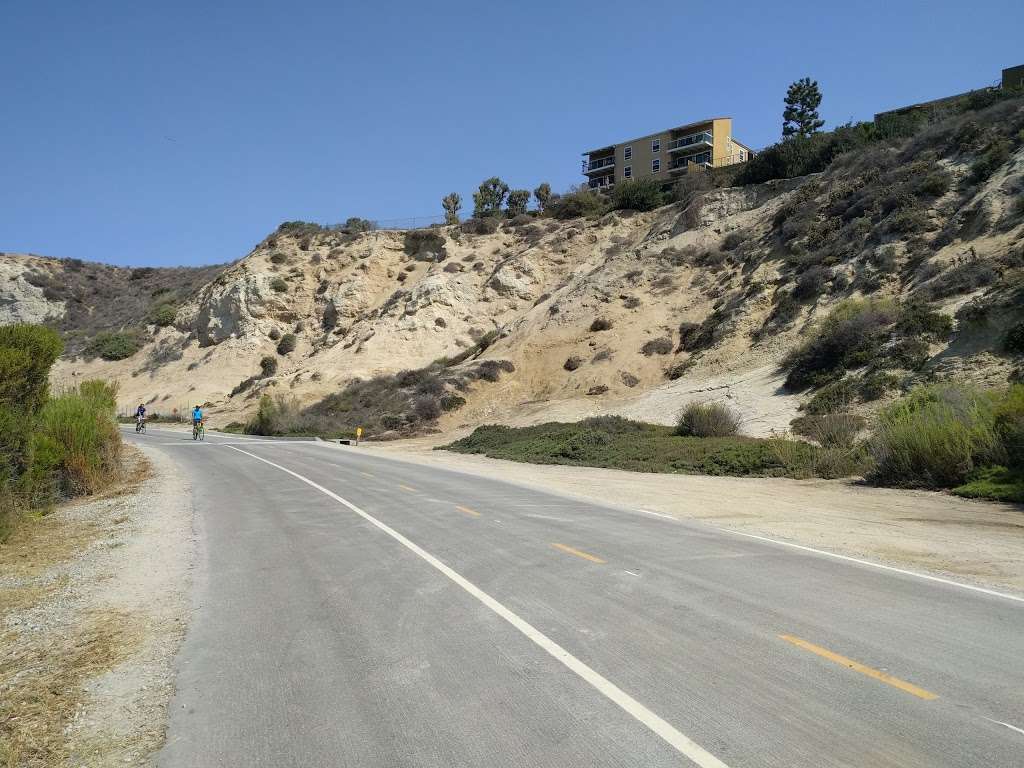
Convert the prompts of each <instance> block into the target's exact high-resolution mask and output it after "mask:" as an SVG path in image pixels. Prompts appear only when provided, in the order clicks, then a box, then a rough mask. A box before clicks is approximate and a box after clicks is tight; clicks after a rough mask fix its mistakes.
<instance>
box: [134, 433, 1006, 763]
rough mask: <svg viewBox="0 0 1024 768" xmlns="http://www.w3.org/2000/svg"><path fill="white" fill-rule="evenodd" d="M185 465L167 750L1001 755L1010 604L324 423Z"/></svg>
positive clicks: (763, 759)
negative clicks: (499, 475) (483, 474)
mask: <svg viewBox="0 0 1024 768" xmlns="http://www.w3.org/2000/svg"><path fill="white" fill-rule="evenodd" d="M127 437H128V439H129V440H131V441H133V442H137V443H140V444H144V445H151V446H154V447H156V448H157V449H158V450H162V451H165V452H166V453H167V454H169V455H170V456H172V458H174V459H175V460H176V461H178V462H180V463H181V465H182V466H183V467H184V469H185V470H186V471H187V472H188V473H189V475H190V477H191V478H192V484H193V494H194V503H195V509H196V527H197V532H198V538H199V552H200V557H199V565H198V567H197V572H196V577H195V581H194V596H193V605H194V613H193V616H192V620H191V625H190V628H189V632H188V635H187V637H186V640H185V642H184V644H183V646H182V649H181V651H180V653H179V655H178V658H177V661H176V672H177V693H176V695H175V698H174V700H173V702H172V706H171V720H170V727H169V731H168V740H167V745H166V746H165V748H164V749H163V751H162V752H161V753H160V755H159V756H158V763H159V765H161V766H198V765H204V766H205V765H210V766H214V765H216V766H247V767H250V766H275V767H277V766H353V767H355V766H359V767H360V768H363V767H365V766H388V767H389V768H390V767H392V766H432V767H436V768H442V767H443V768H453V767H455V766H488V767H490V766H551V767H552V768H554V767H555V766H558V767H559V768H564V766H623V767H626V766H630V767H636V766H643V767H644V768H647V767H651V768H654V767H660V766H680V765H697V766H702V768H707V767H710V766H716V767H717V766H729V767H730V768H737V767H738V766H779V767H780V768H782V767H785V768H793V767H794V766H811V767H814V768H819V767H822V766H871V767H872V768H876V767H879V766H920V767H921V768H924V767H925V766H927V767H928V768H935V767H936V766H979V767H980V766H984V767H985V768H994V767H996V766H1006V767H1007V768H1009V767H1010V766H1014V767H1017V768H1019V766H1021V765H1022V764H1024V731H1021V728H1024V664H1022V663H1021V659H1022V658H1024V603H1022V602H1021V600H1020V598H1019V597H1017V596H1014V595H1000V594H999V593H995V592H991V591H985V590H978V589H974V588H969V589H964V588H961V586H959V585H956V584H955V583H952V582H949V581H948V580H943V579H935V578H930V577H929V578H921V577H918V576H915V575H913V574H909V573H907V572H903V571H900V570H899V569H883V568H878V567H872V566H871V565H869V564H864V563H861V562H858V561H856V560H855V559H853V558H841V557H828V556H824V555H822V554H819V553H815V552H813V551H810V550H808V549H807V548H798V547H793V546H780V545H779V544H778V543H774V542H771V541H768V540H760V539H758V538H753V537H745V536H736V535H734V534H730V533H728V532H724V531H719V530H717V529H715V528H712V527H710V526H706V525H702V524H699V523H695V522H690V521H679V520H674V519H673V520H667V519H664V518H663V517H662V516H653V515H648V514H641V513H640V512H641V511H640V510H628V509H615V508H611V507H602V506H600V505H595V504H592V503H588V502H584V501H580V500H576V499H570V498H564V497H561V496H557V495H553V494H549V493H543V492H539V491H535V490H533V489H529V488H525V487H522V486H517V485H512V484H508V483H502V482H497V481H493V480H488V479H484V478H480V477H476V476H471V475H468V474H462V473H459V472H454V471H446V470H440V469H437V468H434V467H423V466H419V465H415V464H411V463H405V462H401V461H396V460H394V459H387V458H381V457H376V456H367V455H365V454H361V453H359V450H358V449H346V448H340V447H338V446H333V445H328V444H324V443H316V442H305V441H294V440H268V439H252V438H243V437H238V436H233V435H222V434H217V433H212V432H210V433H207V440H206V442H205V443H193V442H192V440H191V438H190V436H189V435H187V434H185V433H182V432H176V431H172V430H162V429H159V428H157V427H154V428H152V429H151V430H150V433H149V434H148V435H141V436H136V435H135V434H134V433H128V434H127Z"/></svg>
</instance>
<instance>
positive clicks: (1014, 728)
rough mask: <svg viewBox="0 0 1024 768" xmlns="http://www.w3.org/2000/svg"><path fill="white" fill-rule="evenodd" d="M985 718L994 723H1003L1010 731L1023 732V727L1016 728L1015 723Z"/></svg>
mask: <svg viewBox="0 0 1024 768" xmlns="http://www.w3.org/2000/svg"><path fill="white" fill-rule="evenodd" d="M985 719H986V720H988V721H989V722H990V723H995V724H996V725H1003V726H1006V727H1007V728H1009V729H1010V730H1011V731H1016V732H1017V733H1022V734H1024V728H1018V727H1017V726H1016V725H1010V724H1009V723H1004V722H1003V721H1002V720H993V719H992V718H991V717H986V718H985Z"/></svg>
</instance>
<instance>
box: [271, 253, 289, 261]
mask: <svg viewBox="0 0 1024 768" xmlns="http://www.w3.org/2000/svg"><path fill="white" fill-rule="evenodd" d="M270 261H271V262H272V263H273V264H284V263H285V262H286V261H288V257H287V256H285V255H284V254H283V253H281V252H280V251H276V252H274V253H272V254H270Z"/></svg>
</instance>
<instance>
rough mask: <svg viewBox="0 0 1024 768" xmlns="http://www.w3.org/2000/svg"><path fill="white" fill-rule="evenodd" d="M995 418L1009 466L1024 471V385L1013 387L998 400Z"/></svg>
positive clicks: (996, 428)
mask: <svg viewBox="0 0 1024 768" xmlns="http://www.w3.org/2000/svg"><path fill="white" fill-rule="evenodd" d="M993 417H994V424H995V430H996V435H997V436H998V437H999V441H1000V442H1001V443H1002V449H1003V454H1004V455H1005V457H1006V460H1007V464H1008V465H1009V466H1010V467H1012V468H1013V469H1015V470H1024V384H1014V385H1012V386H1011V387H1010V388H1009V390H1007V392H1006V393H1005V394H1004V395H1002V396H1001V397H999V398H998V399H997V400H996V405H995V409H994V412H993Z"/></svg>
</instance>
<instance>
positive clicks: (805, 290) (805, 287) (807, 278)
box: [793, 265, 832, 301]
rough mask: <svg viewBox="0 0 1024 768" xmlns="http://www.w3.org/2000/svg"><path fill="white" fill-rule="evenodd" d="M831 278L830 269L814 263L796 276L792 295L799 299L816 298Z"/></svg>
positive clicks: (808, 299)
mask: <svg viewBox="0 0 1024 768" xmlns="http://www.w3.org/2000/svg"><path fill="white" fill-rule="evenodd" d="M831 279H832V270H830V269H827V268H826V267H822V266H820V265H815V266H813V267H811V268H809V269H808V270H807V271H805V272H804V273H803V274H801V275H800V277H799V278H797V281H796V287H795V288H794V289H793V296H794V297H795V298H797V299H800V300H801V301H810V300H811V299H816V298H818V297H819V296H821V294H822V293H824V292H825V286H826V285H827V284H828V281H829V280H831Z"/></svg>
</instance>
